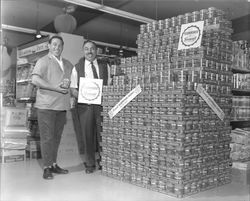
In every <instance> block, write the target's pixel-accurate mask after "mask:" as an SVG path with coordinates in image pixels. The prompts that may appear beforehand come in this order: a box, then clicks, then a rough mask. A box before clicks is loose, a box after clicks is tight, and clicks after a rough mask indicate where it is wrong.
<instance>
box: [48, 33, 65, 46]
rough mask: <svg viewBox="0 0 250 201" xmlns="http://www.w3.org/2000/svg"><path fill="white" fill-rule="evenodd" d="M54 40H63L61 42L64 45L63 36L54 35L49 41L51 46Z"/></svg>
mask: <svg viewBox="0 0 250 201" xmlns="http://www.w3.org/2000/svg"><path fill="white" fill-rule="evenodd" d="M54 38H57V39H59V40H61V41H62V45H64V41H63V38H62V37H61V36H59V35H54V36H52V37H51V38H50V39H49V44H51V42H52V40H53V39H54Z"/></svg>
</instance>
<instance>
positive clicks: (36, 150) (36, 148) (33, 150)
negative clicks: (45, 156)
mask: <svg viewBox="0 0 250 201" xmlns="http://www.w3.org/2000/svg"><path fill="white" fill-rule="evenodd" d="M27 140H28V144H27V148H26V157H27V158H29V159H37V158H41V148H40V138H34V137H28V139H27Z"/></svg>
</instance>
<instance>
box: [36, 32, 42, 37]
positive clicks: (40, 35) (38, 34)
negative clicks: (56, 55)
mask: <svg viewBox="0 0 250 201" xmlns="http://www.w3.org/2000/svg"><path fill="white" fill-rule="evenodd" d="M36 38H37V39H39V38H42V34H41V32H40V30H37V31H36Z"/></svg>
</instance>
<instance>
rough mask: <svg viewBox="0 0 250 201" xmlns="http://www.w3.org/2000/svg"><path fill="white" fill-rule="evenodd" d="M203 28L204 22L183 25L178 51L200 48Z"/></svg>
mask: <svg viewBox="0 0 250 201" xmlns="http://www.w3.org/2000/svg"><path fill="white" fill-rule="evenodd" d="M203 28H204V21H198V22H192V23H188V24H183V25H181V33H180V37H179V44H178V50H183V49H189V48H196V47H200V46H201V39H202V34H203Z"/></svg>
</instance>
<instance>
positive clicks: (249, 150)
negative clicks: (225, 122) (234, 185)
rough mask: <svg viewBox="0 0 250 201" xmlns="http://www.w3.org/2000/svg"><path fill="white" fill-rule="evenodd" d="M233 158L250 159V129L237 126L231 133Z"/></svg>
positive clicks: (236, 159) (239, 159)
mask: <svg viewBox="0 0 250 201" xmlns="http://www.w3.org/2000/svg"><path fill="white" fill-rule="evenodd" d="M231 137H232V142H231V144H230V147H231V158H232V160H233V161H250V131H249V130H248V129H247V128H245V129H239V128H236V129H234V130H232V133H231Z"/></svg>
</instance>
